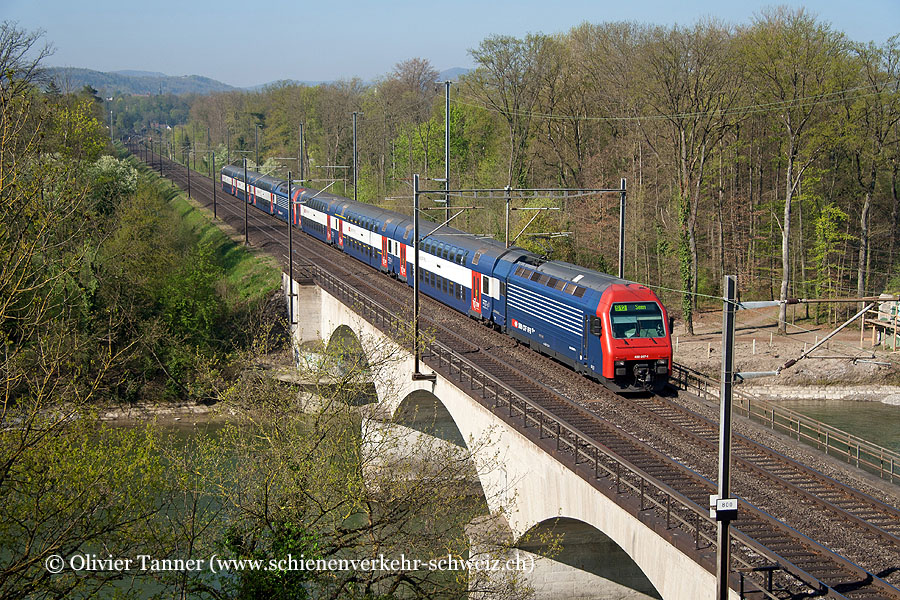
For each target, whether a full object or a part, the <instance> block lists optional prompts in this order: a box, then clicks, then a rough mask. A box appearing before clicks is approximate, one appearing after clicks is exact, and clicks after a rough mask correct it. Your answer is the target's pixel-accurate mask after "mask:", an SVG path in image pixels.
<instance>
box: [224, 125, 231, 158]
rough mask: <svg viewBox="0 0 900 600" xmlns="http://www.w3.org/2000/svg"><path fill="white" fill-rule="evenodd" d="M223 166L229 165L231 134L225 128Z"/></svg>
mask: <svg viewBox="0 0 900 600" xmlns="http://www.w3.org/2000/svg"><path fill="white" fill-rule="evenodd" d="M225 164H226V165H230V164H231V132H230V131H228V128H227V127H226V128H225Z"/></svg>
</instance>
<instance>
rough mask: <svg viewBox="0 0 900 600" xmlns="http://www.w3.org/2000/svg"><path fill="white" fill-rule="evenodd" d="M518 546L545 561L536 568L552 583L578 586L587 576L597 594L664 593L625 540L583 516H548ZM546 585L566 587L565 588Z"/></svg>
mask: <svg viewBox="0 0 900 600" xmlns="http://www.w3.org/2000/svg"><path fill="white" fill-rule="evenodd" d="M515 546H516V548H519V549H521V550H525V551H526V552H528V553H530V554H531V555H533V557H534V559H535V560H536V561H538V563H541V564H539V565H538V566H537V567H536V569H535V570H538V569H540V572H541V573H542V579H543V581H544V583H545V584H546V586H554V585H568V584H569V583H570V582H572V583H574V585H575V586H578V585H579V583H578V580H583V582H584V585H589V586H590V587H591V588H594V589H595V593H594V594H593V595H592V596H591V597H603V598H622V599H623V600H624V599H628V600H632V599H633V600H639V599H640V600H648V599H651V598H661V596H660V594H659V592H658V591H657V590H656V588H655V587H654V585H653V583H652V582H651V581H650V579H649V578H648V577H647V575H646V574H645V573H644V571H643V570H642V569H641V567H640V566H639V565H638V564H637V563H636V562H635V561H634V559H632V557H631V556H629V555H628V553H627V552H626V551H625V550H624V549H623V548H622V547H621V546H620V545H619V544H617V543H616V542H615V541H614V540H613V539H611V538H610V537H609V536H607V535H606V534H605V533H603V532H602V531H600V530H599V529H597V528H596V527H594V526H593V525H590V524H588V523H585V522H584V521H581V520H579V519H572V518H569V517H553V518H549V519H545V520H544V521H541V522H540V523H537V524H536V525H534V526H533V527H532V528H531V529H529V530H528V531H527V532H526V533H525V534H524V535H522V536H520V538H519V539H518V540H517V542H516V544H515ZM538 585H539V584H536V585H535V587H538ZM598 587H599V588H602V589H597V588H598ZM544 591H545V592H551V591H557V592H565V590H559V589H556V590H550V589H547V590H544ZM539 595H541V594H539Z"/></svg>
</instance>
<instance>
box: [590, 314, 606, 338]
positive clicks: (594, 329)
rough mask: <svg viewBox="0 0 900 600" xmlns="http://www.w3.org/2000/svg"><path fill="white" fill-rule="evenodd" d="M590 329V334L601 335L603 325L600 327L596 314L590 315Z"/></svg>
mask: <svg viewBox="0 0 900 600" xmlns="http://www.w3.org/2000/svg"><path fill="white" fill-rule="evenodd" d="M590 331H591V335H596V336H597V337H600V336H601V335H603V327H602V324H601V321H600V318H599V317H597V316H596V315H591V318H590Z"/></svg>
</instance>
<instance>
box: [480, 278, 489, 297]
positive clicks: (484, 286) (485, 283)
mask: <svg viewBox="0 0 900 600" xmlns="http://www.w3.org/2000/svg"><path fill="white" fill-rule="evenodd" d="M481 293H482V294H487V295H488V296H490V295H491V280H490V279H488V277H487V275H482V276H481Z"/></svg>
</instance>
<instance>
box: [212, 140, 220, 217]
mask: <svg viewBox="0 0 900 600" xmlns="http://www.w3.org/2000/svg"><path fill="white" fill-rule="evenodd" d="M212 172H213V178H212V186H213V219H217V218H219V215H217V214H216V188H217V187H219V181H218V179H219V176H218V174H217V173H216V153H215V152H213V153H212Z"/></svg>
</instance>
